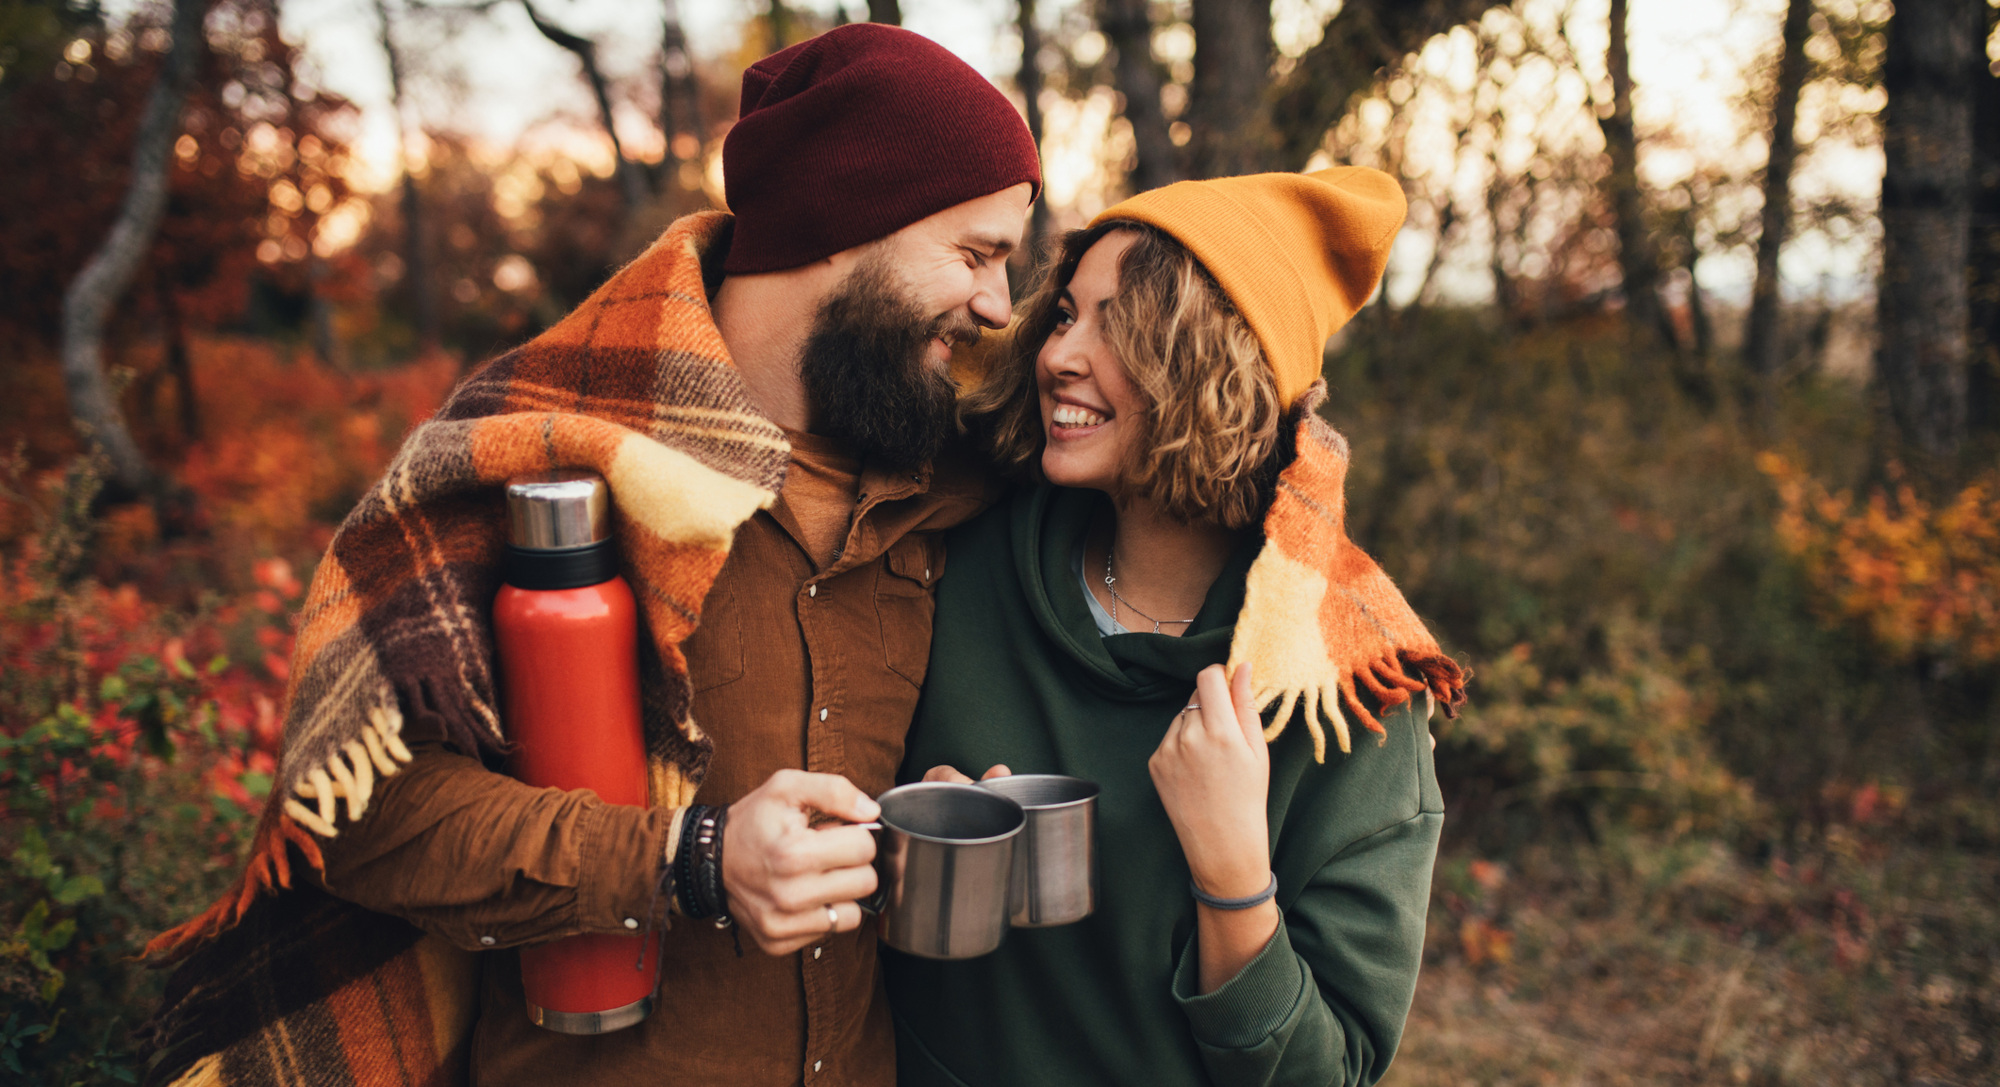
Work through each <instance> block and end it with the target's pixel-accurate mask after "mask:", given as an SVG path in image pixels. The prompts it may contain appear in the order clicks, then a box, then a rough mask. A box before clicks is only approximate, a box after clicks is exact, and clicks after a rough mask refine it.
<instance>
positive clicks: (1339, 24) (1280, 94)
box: [1196, 0, 1495, 170]
mask: <svg viewBox="0 0 2000 1087" xmlns="http://www.w3.org/2000/svg"><path fill="white" fill-rule="evenodd" d="M1493 6H1495V5H1494V0H1348V3H1347V4H1346V5H1345V6H1343V7H1342V8H1341V9H1340V13H1339V14H1338V15H1335V16H1334V17H1333V19H1332V20H1331V21H1329V22H1328V23H1327V24H1326V29H1325V32H1324V35H1323V36H1322V37H1321V38H1320V41H1319V44H1318V45H1315V46H1313V47H1312V48H1311V49H1309V50H1307V51H1306V54H1305V56H1303V57H1300V58H1299V62H1298V64H1297V65H1296V66H1295V67H1294V68H1293V69H1292V73H1291V75H1289V76H1288V77H1286V78H1285V80H1284V81H1283V82H1282V83H1280V84H1279V85H1278V86H1277V87H1276V88H1275V90H1274V92H1273V95H1272V100H1271V130H1272V133H1273V141H1272V152H1271V154H1272V158H1271V159H1270V161H1269V163H1268V167H1269V168H1270V169H1273V170H1298V169H1302V168H1304V166H1305V164H1306V162H1307V160H1309V159H1311V158H1312V156H1313V152H1315V151H1318V150H1319V146H1320V141H1321V140H1323V139H1325V138H1326V133H1327V130H1328V129H1331V128H1332V127H1333V126H1334V124H1335V123H1336V122H1338V121H1339V120H1340V119H1341V117H1342V116H1344V115H1345V114H1346V113H1347V107H1348V103H1349V102H1350V101H1352V100H1353V98H1354V96H1355V95H1356V94H1359V93H1361V92H1362V91H1365V90H1367V89H1368V88H1369V87H1371V86H1373V85H1374V82H1375V77H1376V75H1377V73H1379V72H1381V71H1382V70H1383V69H1384V68H1389V67H1393V66H1395V65H1397V64H1400V63H1402V60H1403V58H1404V57H1406V56H1408V55H1409V54H1411V53H1414V52H1416V51H1417V50H1418V49H1421V48H1423V44H1424V43H1425V42H1426V41H1429V40H1430V39H1431V37H1432V36H1433V35H1435V34H1442V33H1444V32H1445V31H1447V30H1450V29H1451V28H1452V27H1454V26H1457V25H1459V24H1460V23H1469V22H1471V21H1472V20H1474V19H1477V18H1478V17H1479V15H1480V13H1481V12H1483V11H1485V10H1486V9H1487V8H1490V7H1493ZM1196 55H1197V56H1198V55H1200V46H1199V42H1197V45H1196Z"/></svg>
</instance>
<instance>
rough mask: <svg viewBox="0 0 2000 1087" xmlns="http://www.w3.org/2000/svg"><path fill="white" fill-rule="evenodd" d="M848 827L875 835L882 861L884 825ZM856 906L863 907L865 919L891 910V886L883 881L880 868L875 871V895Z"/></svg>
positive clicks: (878, 856) (859, 901) (857, 902)
mask: <svg viewBox="0 0 2000 1087" xmlns="http://www.w3.org/2000/svg"><path fill="white" fill-rule="evenodd" d="M848 826H851V827H860V828H861V829H863V830H866V831H868V832H870V833H872V834H874V835H875V857H876V859H877V861H880V859H881V857H882V824H881V823H849V824H848ZM854 904H855V905H857V906H859V907H861V914H862V916H864V917H879V916H881V915H882V911H883V910H885V909H888V908H889V885H888V884H887V883H886V882H884V881H883V879H882V871H881V869H880V868H877V869H876V871H875V893H874V894H871V895H868V896H867V897H865V898H858V899H856V900H855V902H854Z"/></svg>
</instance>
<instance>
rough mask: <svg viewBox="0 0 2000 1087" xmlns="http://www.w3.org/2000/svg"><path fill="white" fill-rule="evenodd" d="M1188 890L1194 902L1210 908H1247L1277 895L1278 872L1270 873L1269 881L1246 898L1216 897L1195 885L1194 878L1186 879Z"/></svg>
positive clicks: (1259, 904)
mask: <svg viewBox="0 0 2000 1087" xmlns="http://www.w3.org/2000/svg"><path fill="white" fill-rule="evenodd" d="M1188 891H1189V892H1190V893H1192V894H1193V895H1194V900H1195V901H1196V902H1199V903H1201V904H1202V905H1204V906H1207V907H1208V908H1209V909H1211V910H1247V909H1249V908H1251V907H1252V906H1261V905H1263V904H1264V903H1266V902H1269V901H1271V900H1272V899H1273V898H1276V897H1278V873H1276V872H1273V873H1271V882H1270V883H1269V884H1267V885H1265V887H1264V889H1263V890H1261V891H1258V892H1257V893H1256V894H1254V895H1251V896H1250V897H1248V898H1217V897H1215V896H1214V895H1212V894H1209V893H1207V892H1205V891H1203V890H1202V889H1201V888H1199V887H1197V886H1195V885H1194V880H1188Z"/></svg>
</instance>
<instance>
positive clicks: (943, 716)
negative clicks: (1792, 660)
mask: <svg viewBox="0 0 2000 1087" xmlns="http://www.w3.org/2000/svg"><path fill="white" fill-rule="evenodd" d="M1403 210H1404V204H1403V198H1402V195H1401V193H1400V191H1399V190H1398V189H1397V187H1396V185H1395V183H1394V182H1393V181H1392V180H1391V179H1389V178H1388V177H1387V176H1386V175H1383V174H1380V173H1377V172H1375V171H1372V170H1360V169H1352V168H1349V169H1337V170H1329V171H1324V172H1321V173H1317V174H1312V175H1291V174H1266V175H1258V176H1254V177H1242V178H1228V179H1220V180H1216V181H1203V182H1184V183H1182V184H1178V185H1173V186H1169V187H1167V188H1164V189H1159V190H1155V191H1153V192H1150V193H1146V194H1143V195H1141V196H1138V197H1135V198H1133V199H1131V200H1129V201H1126V202H1125V203H1123V204H1120V205H1118V206H1116V207H1114V208H1112V209H1110V210H1108V211H1106V212H1105V213H1104V214H1103V215H1101V216H1099V217H1098V218H1097V220H1096V221H1094V222H1093V224H1092V225H1091V227H1090V229H1088V230H1085V231H1080V232H1078V233H1076V234H1073V235H1071V236H1070V237H1069V238H1067V239H1066V240H1065V243H1064V246H1063V249H1062V252H1061V254H1060V256H1059V259H1058V260H1057V262H1056V263H1055V265H1054V267H1053V269H1052V271H1051V272H1050V274H1049V275H1048V276H1047V277H1046V281H1045V282H1044V283H1043V284H1042V285H1041V286H1040V287H1039V288H1038V290H1037V292H1036V293H1035V294H1034V296H1033V297H1032V298H1031V300H1030V301H1029V302H1028V303H1027V304H1026V306H1025V307H1024V311H1023V317H1022V320H1021V323H1020V324H1019V325H1018V326H1017V329H1016V334H1015V338H1014V342H1013V346H1012V349H1011V350H1010V351H1009V352H1007V354H1006V355H1005V357H1004V359H1003V361H1002V362H1001V363H1000V364H999V365H998V366H997V367H996V370H995V372H994V373H993V374H991V375H990V376H989V377H988V379H987V380H986V381H985V383H984V384H983V385H982V386H981V387H980V388H979V389H978V390H977V391H976V392H975V393H974V394H972V396H971V397H970V398H969V401H968V413H969V415H971V416H972V417H973V418H974V419H975V420H976V423H977V426H978V427H979V428H980V429H981V431H982V432H983V433H984V434H986V435H987V436H988V438H989V440H990V442H991V445H992V451H993V453H994V454H995V456H996V457H997V459H998V460H999V461H1000V462H1001V463H1002V464H1011V465H1014V466H1017V467H1020V468H1022V469H1025V470H1027V473H1026V474H1028V475H1030V476H1031V477H1039V478H1035V479H1034V481H1033V482H1031V483H1030V484H1028V485H1026V486H1024V487H1022V488H1020V489H1018V490H1017V491H1016V492H1015V493H1014V494H1013V495H1012V496H1011V497H1010V498H1009V499H1008V500H1007V501H1005V502H1003V503H1002V504H1001V505H999V506H998V507H996V508H995V509H993V510H991V511H989V512H988V513H987V514H985V515H984V516H982V517H981V518H980V519H978V520H976V521H974V522H972V523H970V524H968V525H967V526H965V527H964V528H962V529H960V530H958V531H957V532H956V533H955V534H954V535H953V536H952V537H951V538H950V542H949V545H948V550H949V554H950V556H951V560H950V561H951V568H950V570H949V571H948V572H947V574H946V576H945V578H944V580H943V582H942V584H941V586H940V588H939V594H938V608H937V618H936V626H935V631H934V635H933V641H932V651H931V664H930V669H929V672H928V675H927V678H926V681H925V684H924V694H923V698H922V701H921V702H920V704H919V707H918V710H917V716H916V722H915V725H914V726H913V728H912V731H911V733H910V737H909V746H908V751H907V754H906V757H905V760H904V764H903V765H904V775H903V776H904V779H905V780H908V779H910V778H912V777H915V776H917V775H919V774H923V773H924V772H925V771H926V770H929V771H930V773H929V774H928V775H927V776H929V777H930V778H932V779H945V780H964V775H963V774H962V773H961V772H960V771H971V772H977V771H979V770H983V769H987V768H991V770H990V771H989V773H1005V772H1007V768H1009V767H1011V768H1012V769H1013V770H1014V771H1017V772H1023V773H1028V772H1035V773H1058V774H1070V775H1074V776H1077V777H1082V778H1086V779H1089V780H1091V781H1095V782H1097V783H1098V784H1099V785H1100V786H1101V787H1102V794H1101V796H1100V798H1099V807H1098V847H1099V849H1098V856H1099V877H1100V897H1099V906H1098V910H1097V912H1096V913H1095V914H1094V915H1093V916H1092V917H1090V918H1088V919H1086V920H1084V921H1082V922H1079V923H1077V924H1074V925H1069V926H1065V927H1061V928H1051V929H1041V930H1021V931H1016V932H1013V933H1011V934H1010V935H1009V936H1008V938H1007V941H1006V943H1004V944H1003V945H1002V946H1001V948H1000V950H999V951H997V952H995V953H994V954H992V955H988V956H986V957H984V958H980V959H973V960H967V961H962V962H934V961H928V960H921V959H915V958H911V957H908V956H904V955H900V954H896V953H893V952H892V953H889V955H888V962H887V964H886V967H885V972H886V976H887V979H888V985H889V994H890V998H891V1002H892V1005H893V1007H894V1008H895V1011H896V1017H897V1034H898V1049H899V1059H898V1065H899V1069H898V1071H899V1077H900V1081H901V1082H902V1083H905V1084H916V1085H925V1084H995V1085H1017V1084H1028V1083H1034V1084H1108V1083H1131V1084H1145V1085H1147V1087H1171V1085H1178V1084H1190V1085H1192V1084H1209V1083H1213V1084H1235V1083H1243V1084H1253V1083H1254V1084H1279V1083H1315V1084H1324V1083H1363V1084H1365V1083H1372V1082H1374V1081H1375V1080H1376V1079H1378V1078H1380V1076H1381V1075H1382V1073H1383V1071H1384V1070H1385V1069H1386V1068H1387V1066H1388V1063H1389V1059H1390V1058H1391V1057H1392V1056H1393V1055H1394V1053H1395V1049H1396V1044H1397V1042H1398V1040H1399V1038H1400V1036H1401V1032H1402V1024H1403V1020H1404V1017H1405V1016H1406V1015H1407V1014H1408V1011H1409V1005H1410V999H1411V996H1412V994H1413V992H1414V989H1415V984H1416V974H1417V966H1418V963H1419V960H1420V957H1421V952H1422V946H1423V931H1424V914H1425V909H1426V905H1427V902H1428V898H1429V890H1430V872H1431V862H1432V858H1433V856H1434V854H1435V851H1436V846H1437V836H1438V830H1439V827H1440V825H1441V822H1442V818H1443V804H1442V800H1441V797H1440V796H1439V794H1438V790H1437V784H1436V780H1435V777H1434V776H1433V773H1432V768H1431V759H1430V747H1429V743H1428V732H1427V730H1426V728H1425V724H1424V722H1425V719H1426V715H1427V713H1428V710H1429V708H1430V706H1431V704H1432V703H1433V700H1434V699H1435V701H1437V702H1442V703H1443V704H1444V705H1445V707H1446V710H1447V712H1448V713H1449V712H1451V710H1452V709H1453V708H1455V706H1456V705H1457V703H1459V702H1461V701H1462V700H1463V698H1464V695H1463V680H1464V676H1463V674H1462V673H1461V672H1460V670H1459V669H1458V667H1457V666H1456V665H1455V664H1453V663H1452V662H1451V661H1450V659H1449V658H1447V657H1445V656H1444V655H1443V654H1442V653H1441V652H1440V651H1439V650H1438V648H1437V645H1436V643H1435V642H1434V641H1432V640H1431V638H1430V636H1429V635H1428V634H1427V633H1426V632H1425V631H1424V628H1423V625H1422V623H1421V622H1419V621H1418V620H1417V619H1416V617H1415V616H1414V615H1413V614H1411V613H1410V611H1409V609H1408V607H1407V605H1405V604H1404V603H1403V600H1402V598H1401V596H1400V595H1399V594H1398V593H1397V592H1396V590H1395V588H1394V587H1393V586H1392V585H1391V584H1390V583H1389V581H1388V579H1387V578H1386V577H1384V576H1383V575H1382V573H1381V571H1380V570H1379V569H1377V568H1376V567H1375V566H1374V564H1373V563H1372V562H1371V561H1370V560H1368V558H1367V557H1366V556H1365V555H1363V554H1362V553H1361V552H1360V551H1359V550H1358V549H1356V548H1355V547H1354V546H1353V545H1352V544H1351V543H1349V542H1347V540H1346V537H1345V535H1344V532H1343V529H1342V523H1343V514H1344V502H1343V499H1342V496H1341V484H1342V480H1343V478H1344V475H1345V467H1346V443H1345V442H1344V441H1342V440H1341V439H1340V437H1339V435H1338V434H1335V433H1334V432H1333V431H1332V430H1331V428H1329V427H1327V426H1326V424H1325V423H1323V422H1321V421H1319V420H1318V419H1317V418H1316V417H1315V416H1314V415H1313V413H1312V408H1313V406H1314V405H1315V404H1316V403H1317V402H1318V400H1319V399H1320V397H1321V396H1322V395H1323V391H1322V390H1323V386H1320V385H1319V384H1318V373H1319V368H1320V357H1321V351H1322V348H1323V345H1324V344H1325V342H1326V338H1327V337H1328V336H1329V335H1330V334H1331V333H1332V332H1333V331H1334V329H1336V328H1337V327H1338V326H1339V325H1340V324H1342V323H1344V322H1345V321H1346V320H1347V319H1348V318H1349V317H1351V316H1352V315H1353V313H1354V311H1355V310H1356V309H1358V308H1359V306H1360V305H1361V303H1362V302H1364V301H1366V300H1367V298H1368V296H1369V295H1370V294H1371V293H1372V292H1373V290H1374V287H1375V284H1376V281H1377V280H1378V279H1379V277H1380V275H1381V271H1382V266H1383V264H1384V262H1385V260H1386V258H1387V251H1388V246H1389V243H1390V240H1391V239H1392V238H1393V236H1394V234H1395V231H1396V229H1397V228H1398V227H1399V226H1400V225H1401V221H1402V217H1403ZM1225 662H1227V664H1228V665H1229V669H1228V671H1227V673H1225V669H1224V663H1225ZM1272 703H1276V708H1275V712H1273V713H1272V714H1271V716H1270V717H1269V725H1268V727H1267V726H1266V725H1265V724H1264V722H1263V721H1262V720H1260V717H1259V711H1260V710H1263V709H1265V708H1266V707H1268V706H1270V705H1271V704H1272ZM1295 711H1296V712H1297V716H1299V717H1300V718H1301V719H1302V723H1303V725H1304V726H1305V727H1304V728H1296V727H1287V726H1288V724H1289V723H1291V722H1292V719H1293V717H1294V716H1295ZM1378 713H1379V716H1378ZM1322 714H1324V716H1325V717H1326V718H1327V720H1328V722H1329V723H1331V725H1332V726H1333V732H1334V736H1335V739H1336V741H1337V743H1338V747H1339V749H1340V754H1339V755H1337V756H1335V757H1334V758H1332V759H1331V760H1330V761H1328V760H1327V759H1326V751H1325V747H1326V744H1325V729H1324V728H1323V727H1322V724H1321V720H1320V718H1321V716H1322ZM1350 717H1351V718H1353V719H1355V720H1359V721H1361V722H1362V723H1363V724H1364V725H1365V726H1367V727H1368V728H1369V729H1370V730H1371V732H1373V733H1376V734H1378V735H1377V736H1376V741H1377V742H1375V743H1372V744H1370V743H1363V744H1360V745H1351V744H1350V740H1349V734H1348V731H1347V727H1346V719H1347V718H1350ZM1267 736H1268V737H1270V739H1269V741H1268V743H1267ZM1350 746H1353V750H1352V751H1351V752H1350Z"/></svg>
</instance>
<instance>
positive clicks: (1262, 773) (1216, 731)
mask: <svg viewBox="0 0 2000 1087" xmlns="http://www.w3.org/2000/svg"><path fill="white" fill-rule="evenodd" d="M1253 697H1254V691H1253V688H1252V687H1251V686H1250V666H1249V665H1248V664H1244V665H1242V666H1241V667H1239V668H1237V669H1236V677H1235V682H1233V683H1225V682H1223V678H1222V666H1221V665H1219V664H1215V665H1210V666H1209V667H1207V668H1204V669H1202V670H1201V675H1199V676H1196V677H1195V687H1194V697H1193V698H1192V699H1190V700H1189V701H1190V704H1193V705H1198V706H1199V707H1200V708H1199V709H1191V710H1186V711H1183V712H1182V713H1181V714H1180V716H1178V717H1176V718H1174V723H1173V726H1172V727H1171V728H1169V729H1167V736H1166V739H1164V740H1161V741H1160V747H1159V750H1157V751H1155V752H1153V760H1152V762H1151V763H1149V764H1148V768H1149V769H1150V770H1152V772H1153V787H1154V788H1155V789H1158V790H1159V793H1160V802H1161V803H1162V804H1165V805H1166V808H1167V818H1168V819H1171V820H1173V824H1174V833H1175V834H1176V835H1178V836H1179V837H1180V840H1181V851H1182V852H1183V853H1185V854H1187V862H1188V871H1189V872H1190V873H1192V875H1193V877H1194V883H1195V886H1197V887H1199V888H1201V890H1202V893H1204V894H1209V895H1214V896H1215V897H1217V898H1249V897H1251V896H1253V895H1257V894H1261V893H1263V891H1264V889H1265V888H1267V887H1269V886H1270V884H1271V846H1270V828H1269V822H1270V817H1269V816H1268V815H1266V814H1265V812H1266V804H1267V802H1268V797H1269V794H1270V791H1271V752H1270V748H1269V747H1268V746H1267V745H1266V744H1265V743H1264V725H1263V722H1261V721H1259V720H1258V719H1257V711H1256V709H1255V708H1254V707H1255V705H1256V703H1255V702H1253V701H1252V699H1253ZM1279 920H1280V918H1279V914H1278V904H1277V902H1276V901H1275V900H1273V899H1266V900H1265V901H1264V902H1262V903H1259V904H1258V905H1255V906H1252V907H1250V908H1249V909H1245V910H1218V909H1216V908H1214V907H1212V906H1208V905H1202V906H1199V907H1197V908H1196V910H1195V953H1196V964H1197V966H1198V967H1199V970H1200V983H1201V991H1202V992H1204V993H1212V992H1214V991H1216V990H1217V989H1220V988H1222V987H1223V986H1224V985H1227V984H1228V983H1229V981H1230V979H1232V978H1234V977H1235V976H1236V975H1238V974H1240V973H1242V972H1243V968H1244V967H1245V966H1248V965H1249V964H1250V962H1251V961H1252V960H1253V959H1255V958H1256V957H1257V956H1258V954H1259V953H1260V952H1262V951H1263V950H1264V948H1265V946H1266V945H1268V944H1269V943H1270V942H1271V937H1272V935H1273V934H1275V933H1276V932H1277V931H1278V923H1279Z"/></svg>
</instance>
